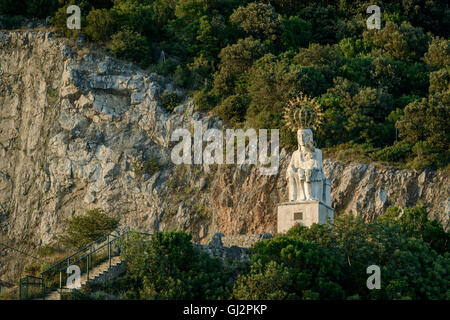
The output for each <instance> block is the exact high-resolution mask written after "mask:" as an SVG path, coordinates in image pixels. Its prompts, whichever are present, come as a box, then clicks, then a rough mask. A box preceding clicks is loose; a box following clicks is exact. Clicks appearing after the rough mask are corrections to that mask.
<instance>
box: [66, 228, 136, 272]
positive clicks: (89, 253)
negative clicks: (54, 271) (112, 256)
mask: <svg viewBox="0 0 450 320" xmlns="http://www.w3.org/2000/svg"><path fill="white" fill-rule="evenodd" d="M127 233H128V232H126V233H123V234H122V235H121V236H118V237H115V238H114V239H112V240H110V241H108V242H106V243H104V244H103V245H102V246H100V247H98V248H96V249H95V250H93V251H89V252H88V253H87V254H85V255H84V256H82V257H81V258H79V259H77V260H75V261H73V262H72V264H77V263H78V262H80V261H82V260H83V259H85V258H87V257H88V256H91V255H93V254H94V253H96V252H97V251H99V250H100V249H103V248H104V247H106V246H107V245H110V244H111V243H113V242H114V241H116V240H118V239H119V238H121V237H122V236H124V235H125V234H127ZM68 267H69V266H64V267H62V268H61V269H59V270H60V271H63V270H65V269H67V268H68Z"/></svg>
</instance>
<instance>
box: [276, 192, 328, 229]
mask: <svg viewBox="0 0 450 320" xmlns="http://www.w3.org/2000/svg"><path fill="white" fill-rule="evenodd" d="M277 211H278V212H277V232H278V233H285V232H286V231H288V230H289V229H290V228H292V227H293V226H295V225H296V224H297V223H298V224H300V225H304V226H306V227H310V226H311V225H312V224H313V223H317V224H325V223H328V222H333V217H334V209H333V208H331V207H330V206H328V205H326V204H324V203H323V202H321V201H317V200H306V201H298V202H284V203H280V204H279V205H278V210H277Z"/></svg>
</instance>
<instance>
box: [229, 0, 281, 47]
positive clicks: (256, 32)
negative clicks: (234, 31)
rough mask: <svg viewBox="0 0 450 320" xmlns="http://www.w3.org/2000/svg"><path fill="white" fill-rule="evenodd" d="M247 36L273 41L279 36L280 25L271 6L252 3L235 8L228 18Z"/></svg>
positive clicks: (279, 19) (279, 17)
mask: <svg viewBox="0 0 450 320" xmlns="http://www.w3.org/2000/svg"><path fill="white" fill-rule="evenodd" d="M230 21H231V22H232V23H234V24H236V25H237V26H238V27H239V28H240V29H241V30H242V31H243V32H244V33H245V34H246V35H247V36H253V37H255V38H257V39H262V40H266V39H267V40H271V41H274V40H276V39H277V38H278V36H279V35H280V34H281V30H282V23H281V16H279V15H278V14H277V13H276V12H275V10H274V8H273V7H272V6H271V5H268V4H263V3H257V2H252V3H249V4H248V5H247V6H245V7H239V8H237V9H236V10H235V11H234V12H233V14H232V15H231V16H230Z"/></svg>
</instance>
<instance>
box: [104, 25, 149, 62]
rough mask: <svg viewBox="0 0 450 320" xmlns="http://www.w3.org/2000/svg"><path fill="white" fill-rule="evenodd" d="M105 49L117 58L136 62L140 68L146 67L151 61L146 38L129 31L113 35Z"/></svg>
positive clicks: (124, 30)
mask: <svg viewBox="0 0 450 320" xmlns="http://www.w3.org/2000/svg"><path fill="white" fill-rule="evenodd" d="M107 48H108V50H110V51H111V52H112V53H113V54H114V55H115V56H116V57H117V58H119V59H125V60H131V61H134V62H138V63H139V64H140V65H142V66H147V65H148V63H149V62H150V59H151V52H150V46H149V44H148V41H147V38H145V37H144V36H142V35H141V34H140V33H138V32H136V31H133V30H131V29H123V30H121V31H119V32H117V33H115V34H113V35H112V37H111V41H110V42H109V43H108V44H107Z"/></svg>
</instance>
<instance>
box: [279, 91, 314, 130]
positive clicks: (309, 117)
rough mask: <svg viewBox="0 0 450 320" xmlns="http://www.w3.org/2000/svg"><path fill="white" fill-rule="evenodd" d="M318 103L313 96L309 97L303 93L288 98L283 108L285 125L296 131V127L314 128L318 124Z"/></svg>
mask: <svg viewBox="0 0 450 320" xmlns="http://www.w3.org/2000/svg"><path fill="white" fill-rule="evenodd" d="M319 107H320V106H319V104H318V103H316V101H315V99H314V98H312V99H311V98H309V97H307V96H306V95H303V93H300V94H298V95H297V96H295V97H294V98H293V99H291V100H289V102H288V106H286V108H285V109H284V111H285V112H284V119H285V121H286V125H287V126H288V127H290V128H291V129H292V131H296V130H298V129H306V128H311V129H313V128H316V126H317V125H318V122H319V121H318V114H319Z"/></svg>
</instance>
